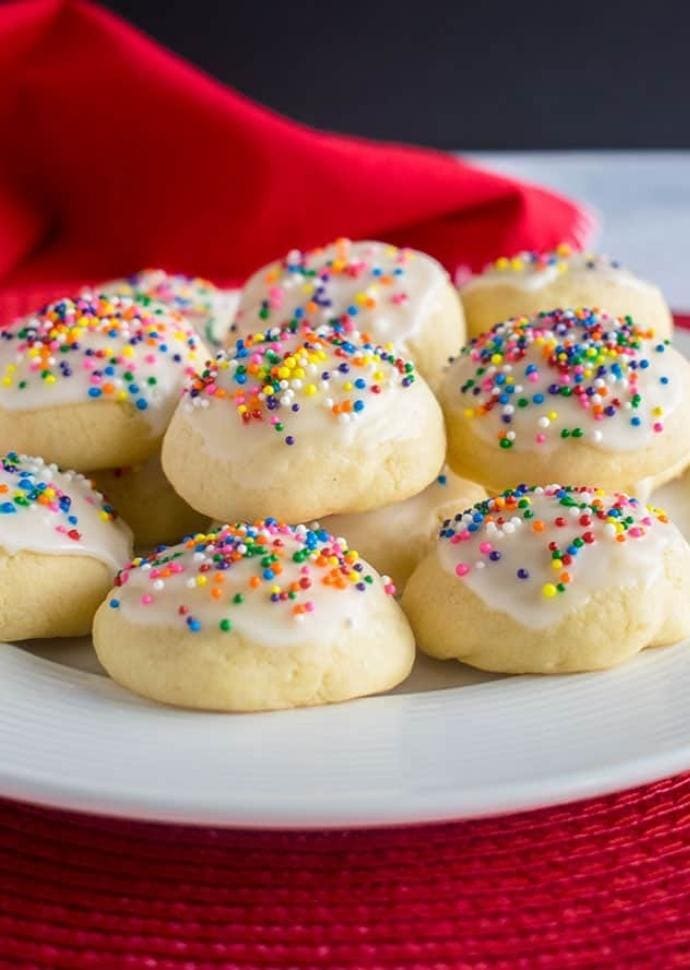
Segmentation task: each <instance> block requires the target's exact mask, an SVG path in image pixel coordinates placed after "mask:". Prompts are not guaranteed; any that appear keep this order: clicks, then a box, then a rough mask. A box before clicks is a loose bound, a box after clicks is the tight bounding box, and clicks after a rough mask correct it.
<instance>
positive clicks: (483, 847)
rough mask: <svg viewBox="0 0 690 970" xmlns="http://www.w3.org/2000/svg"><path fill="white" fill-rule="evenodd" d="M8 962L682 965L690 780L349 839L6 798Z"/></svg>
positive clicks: (1, 823) (156, 969)
mask: <svg viewBox="0 0 690 970" xmlns="http://www.w3.org/2000/svg"><path fill="white" fill-rule="evenodd" d="M0 914H1V915H0V939H2V957H0V965H1V966H2V967H12V968H17V967H22V968H24V967H26V968H29V967H36V968H39V967H40V968H51V970H52V968H69V970H81V968H98V970H106V968H127V970H144V968H146V970H183V968H184V970H206V968H208V970H211V968H214V970H218V968H252V970H253V968H268V967H275V968H281V970H282V968H289V967H290V968H292V967H296V968H300V970H308V968H312V967H313V968H316V967H319V968H324V967H327V968H341V967H342V968H355V967H357V968H359V967H366V968H376V967H380V968H394V967H400V968H403V967H404V968H409V970H413V968H414V970H417V968H429V970H431V968H433V970H445V968H451V967H452V968H473V970H475V968H476V970H480V968H496V970H499V968H514V967H525V968H527V967H540V968H554V970H557V968H558V970H560V968H567V967H603V966H607V967H610V966H613V967H633V966H634V967H671V966H687V965H690V778H688V777H687V776H686V777H683V778H680V779H675V780H671V781H665V782H662V783H659V784H656V785H653V786H651V787H647V788H644V789H641V790H638V791H635V792H630V793H627V794H621V795H617V796H613V797H609V798H606V799H597V800H594V801H589V802H585V803H581V804H578V805H575V806H570V807H564V808H557V809H550V810H547V811H539V812H532V813H529V814H522V815H513V816H510V817H507V818H501V819H491V820H483V821H476V822H466V823H458V824H454V825H436V826H426V827H423V828H417V829H409V828H408V829H390V830H384V831H373V832H362V831H354V832H343V833H333V832H328V833H304V834H295V833H266V832H234V831H222V830H216V829H189V828H180V827H172V826H160V825H151V824H144V823H127V822H121V821H118V822H115V821H108V820H103V819H94V818H89V817H78V816H74V815H64V814H62V813H57V812H51V811H46V810H44V809H34V808H28V807H20V806H18V805H13V804H9V803H6V804H4V805H2V804H0Z"/></svg>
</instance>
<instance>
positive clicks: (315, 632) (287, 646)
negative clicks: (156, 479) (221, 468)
mask: <svg viewBox="0 0 690 970" xmlns="http://www.w3.org/2000/svg"><path fill="white" fill-rule="evenodd" d="M394 592H395V589H394V587H393V586H392V584H391V583H390V581H389V580H387V579H385V578H383V579H382V578H381V577H380V576H379V575H378V574H377V573H375V572H374V570H373V569H371V568H370V567H369V566H368V565H367V563H366V562H364V561H363V560H361V559H359V558H358V556H357V554H356V553H355V552H351V551H350V550H349V549H348V548H347V547H346V546H343V545H342V544H340V543H339V542H338V541H337V540H336V539H334V538H333V537H331V536H329V535H328V534H327V533H326V532H325V531H323V530H321V529H319V530H316V531H312V530H310V529H307V528H306V527H305V526H297V527H295V528H292V527H289V526H285V525H279V524H278V523H277V522H276V521H275V519H267V520H266V521H260V522H257V523H255V524H254V525H235V526H224V527H222V528H221V529H219V530H217V531H214V532H211V533H209V534H208V535H201V536H196V537H195V538H194V539H190V540H188V541H187V542H185V543H183V544H181V545H178V546H171V547H169V548H165V549H162V550H160V551H158V552H156V553H155V554H152V555H150V556H147V557H146V558H145V559H135V560H134V562H133V563H131V564H130V565H128V566H127V567H125V569H123V571H122V572H121V573H120V575H119V577H118V579H117V583H116V586H115V589H114V590H113V591H112V592H111V594H110V595H109V597H108V599H107V600H106V602H105V603H103V605H102V606H101V607H100V609H99V611H98V614H97V616H96V622H95V625H94V645H95V648H96V652H97V654H98V657H99V659H100V661H101V663H102V664H103V666H104V667H105V669H106V670H107V671H108V673H109V674H110V676H111V677H112V678H113V679H114V680H116V681H118V683H120V684H122V685H123V686H125V687H128V688H129V689H130V690H133V691H136V692H137V693H138V694H143V695H144V696H145V697H150V698H152V699H154V700H157V701H163V702H164V703H167V704H177V705H180V706H182V707H195V708H206V709H210V710H220V711H260V710H269V709H275V708H284V707H300V706H304V705H311V704H326V703H330V702H333V701H343V700H347V699H349V698H352V697H360V696H362V695H364V694H373V693H377V692H379V691H383V690H388V689H389V688H390V687H394V686H395V685H396V684H398V683H399V682H400V681H401V680H404V678H405V677H406V676H407V674H408V673H409V671H410V668H411V667H412V662H413V659H414V639H413V636H412V632H411V630H410V628H409V625H408V623H407V621H406V619H405V617H404V615H403V613H402V611H401V610H400V607H399V606H398V605H397V603H396V602H395V599H394V595H393V594H394Z"/></svg>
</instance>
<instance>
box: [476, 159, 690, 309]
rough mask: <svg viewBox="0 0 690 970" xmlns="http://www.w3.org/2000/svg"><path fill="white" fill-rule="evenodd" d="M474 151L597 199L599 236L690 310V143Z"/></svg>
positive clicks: (490, 162) (512, 170) (519, 173)
mask: <svg viewBox="0 0 690 970" xmlns="http://www.w3.org/2000/svg"><path fill="white" fill-rule="evenodd" d="M468 157H470V158H472V159H473V160H475V161H477V162H479V163H481V164H483V165H487V166H489V167H491V168H493V169H495V170H497V171H500V172H503V173H505V174H508V175H514V176H516V177H518V178H522V179H526V180H528V181H531V182H538V183H540V184H542V185H545V186H548V187H550V188H553V189H556V190H557V191H559V192H563V193H565V194H567V195H570V196H572V197H574V198H576V199H579V200H582V201H584V202H586V203H588V204H589V206H590V207H592V208H593V209H594V210H595V211H596V213H597V215H598V217H599V220H600V229H599V232H598V234H597V236H596V237H595V239H594V240H593V244H594V245H595V246H596V247H597V248H598V249H600V250H601V251H602V252H606V253H608V254H609V255H610V256H613V257H615V258H616V259H620V260H621V262H622V263H624V264H625V265H626V266H627V267H628V268H630V269H632V270H634V271H636V272H638V273H639V274H640V275H641V276H645V277H647V278H648V279H650V280H653V281H654V282H655V283H657V284H658V285H659V286H661V288H662V289H663V291H664V293H665V294H666V297H667V299H668V301H669V303H670V304H671V305H672V307H673V308H674V309H676V310H688V311H690V258H689V257H690V151H675V152H671V151H669V152H594V151H592V152H482V153H471V154H470V155H469V156H468Z"/></svg>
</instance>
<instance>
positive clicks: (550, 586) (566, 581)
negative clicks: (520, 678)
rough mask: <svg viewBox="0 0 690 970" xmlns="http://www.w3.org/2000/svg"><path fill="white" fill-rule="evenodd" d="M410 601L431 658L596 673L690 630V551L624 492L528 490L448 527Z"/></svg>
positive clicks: (517, 669) (406, 602)
mask: <svg viewBox="0 0 690 970" xmlns="http://www.w3.org/2000/svg"><path fill="white" fill-rule="evenodd" d="M402 606H403V609H404V610H405V612H406V613H407V616H408V618H409V619H410V622H411V623H412V627H413V629H414V631H415V634H416V637H417V643H418V645H419V646H420V647H421V649H422V650H424V651H425V652H426V653H428V654H429V655H430V656H432V657H437V658H439V659H449V658H455V659H456V660H461V661H463V662H464V663H468V664H471V665H472V666H474V667H479V668H481V669H483V670H493V671H498V672H501V673H509V674H518V673H565V672H573V671H583V670H597V669H601V668H605V667H611V666H613V665H614V664H617V663H620V662H621V661H623V660H626V659H628V658H629V657H632V656H633V655H634V654H636V653H638V652H639V651H640V650H642V649H644V648H645V647H648V646H662V645H664V644H670V643H675V642H677V641H678V640H681V639H683V638H684V637H687V636H689V635H690V547H688V544H687V542H686V540H685V539H684V538H683V536H682V535H681V533H680V532H679V530H678V529H677V528H676V527H675V526H674V525H673V524H672V523H670V522H669V520H668V518H667V517H666V515H665V514H664V513H663V512H661V511H660V510H659V509H654V508H651V507H648V506H645V505H643V504H642V503H640V502H639V501H638V500H637V499H634V498H629V497H628V496H626V495H623V494H621V493H615V494H606V493H604V492H603V491H601V490H599V489H593V488H585V487H582V488H566V487H562V486H560V485H550V486H548V487H547V488H528V487H527V486H521V487H519V488H517V489H515V490H512V491H507V492H505V493H504V494H503V495H501V496H497V497H496V498H492V499H488V500H487V501H485V502H481V503H479V504H478V505H476V506H475V507H474V509H470V510H469V511H467V512H462V513H459V514H457V515H456V516H455V517H454V518H452V519H449V520H448V521H447V522H445V523H444V525H443V528H442V529H441V532H440V535H439V538H438V541H437V543H436V545H435V548H434V549H433V550H432V552H430V553H429V555H428V556H427V558H426V559H425V560H424V561H423V562H422V563H421V564H420V565H419V566H418V567H417V569H416V571H415V572H414V574H413V575H412V577H411V579H410V581H409V583H408V584H407V588H406V590H405V593H404V595H403V599H402Z"/></svg>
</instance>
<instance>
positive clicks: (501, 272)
mask: <svg viewBox="0 0 690 970" xmlns="http://www.w3.org/2000/svg"><path fill="white" fill-rule="evenodd" d="M564 274H567V275H568V276H569V277H571V278H573V280H576V279H577V280H578V281H580V280H581V281H583V282H586V281H587V280H590V279H592V280H596V279H601V280H607V281H609V282H611V283H617V284H619V285H621V286H626V287H629V288H632V289H638V290H653V289H656V287H655V286H654V285H653V284H652V283H648V282H647V281H646V280H643V279H640V277H639V276H635V275H634V274H633V273H631V272H630V270H628V269H625V268H624V267H623V266H621V265H620V264H619V263H618V262H616V261H615V260H612V259H610V258H609V257H608V256H605V255H602V254H597V253H578V252H571V251H570V250H569V249H568V247H567V246H566V247H563V252H559V251H558V250H556V251H555V252H553V253H531V252H522V253H518V254H517V256H514V257H512V258H511V259H507V258H501V259H499V260H496V262H494V263H491V264H490V265H489V266H488V267H487V268H486V269H485V270H484V272H483V273H480V274H478V275H477V276H473V277H471V278H470V279H469V280H467V281H466V282H465V283H464V284H463V285H462V287H461V290H462V292H463V293H466V292H469V291H471V290H474V289H480V288H483V287H487V286H488V287H490V286H496V284H501V285H504V286H510V287H512V288H513V289H516V290H540V289H543V288H545V287H547V286H549V285H550V284H551V283H553V282H554V281H555V280H557V279H558V278H559V277H560V276H562V275H564Z"/></svg>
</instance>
